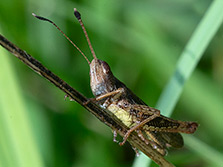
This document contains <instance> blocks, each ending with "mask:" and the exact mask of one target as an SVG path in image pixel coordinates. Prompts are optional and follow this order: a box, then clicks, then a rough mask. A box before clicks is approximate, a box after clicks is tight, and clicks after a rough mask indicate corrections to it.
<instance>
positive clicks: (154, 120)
mask: <svg viewBox="0 0 223 167" xmlns="http://www.w3.org/2000/svg"><path fill="white" fill-rule="evenodd" d="M74 15H75V17H76V18H77V19H78V21H79V23H80V25H81V27H82V29H83V32H84V35H85V37H86V39H87V42H88V45H89V48H90V50H91V53H92V56H93V60H92V61H91V62H90V61H89V60H88V59H87V57H86V56H85V54H84V53H83V52H82V51H81V50H80V49H79V48H78V47H77V46H76V45H75V44H74V43H73V42H72V41H71V40H70V39H69V38H68V37H67V36H66V35H65V33H64V32H63V31H62V30H61V29H60V28H59V27H58V26H57V25H56V24H55V23H54V22H52V21H51V20H49V19H46V18H44V17H41V16H37V15H35V14H33V16H35V17H36V18H38V19H40V20H44V21H48V22H50V23H51V24H53V25H54V26H55V27H56V28H57V29H58V30H59V31H60V32H61V33H62V34H63V35H64V36H65V37H66V38H67V39H68V40H69V42H70V43H71V44H73V46H74V47H75V48H76V49H77V50H78V51H79V52H80V53H81V54H82V55H83V57H84V58H85V59H86V61H87V62H88V64H89V66H90V86H91V90H92V93H93V95H94V96H95V98H92V99H89V101H90V100H93V101H95V102H96V103H97V104H98V105H100V106H101V107H103V108H105V109H107V110H109V111H110V112H112V113H113V114H114V115H115V116H116V117H118V118H119V119H120V120H121V121H122V122H123V123H124V124H125V125H126V126H127V127H129V130H128V131H127V133H126V134H125V135H124V137H123V141H122V142H120V143H119V144H120V145H123V144H124V143H125V142H126V140H127V139H128V137H129V135H130V134H131V133H132V132H133V131H136V132H137V134H138V135H139V137H140V138H141V139H142V140H143V141H144V142H145V143H146V144H151V146H152V147H153V148H154V149H156V150H157V151H158V152H159V153H160V154H161V155H163V156H164V155H166V148H168V147H175V148H181V147H183V145H184V142H183V138H182V136H181V135H180V133H188V134H191V133H194V132H195V131H196V129H197V127H198V124H197V123H196V122H189V121H178V120H173V119H171V118H168V117H165V116H163V115H161V114H160V111H159V110H158V109H155V108H152V107H149V106H148V105H147V104H146V103H145V102H144V101H142V100H141V99H140V98H139V97H138V96H136V95H135V94H134V93H133V92H132V91H131V90H130V89H129V88H127V87H126V86H125V84H124V83H122V82H121V81H119V80H118V79H117V78H116V77H115V76H114V75H113V73H112V71H111V69H110V67H109V65H108V64H107V63H106V62H105V61H102V60H99V59H98V58H97V57H96V54H95V52H94V49H93V47H92V44H91V42H90V39H89V37H88V34H87V31H86V29H85V26H84V24H83V22H82V19H81V14H80V13H79V12H78V11H77V10H76V8H74ZM87 103H88V102H86V104H87ZM113 133H114V139H113V141H116V136H117V132H116V131H113ZM116 142H117V141H116Z"/></svg>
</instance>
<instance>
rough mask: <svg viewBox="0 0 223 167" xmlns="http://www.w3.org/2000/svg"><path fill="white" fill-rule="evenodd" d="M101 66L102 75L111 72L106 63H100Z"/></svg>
mask: <svg viewBox="0 0 223 167" xmlns="http://www.w3.org/2000/svg"><path fill="white" fill-rule="evenodd" d="M101 65H102V67H103V72H104V73H106V74H108V73H109V72H110V71H111V70H110V67H109V65H108V64H107V63H106V62H104V61H102V62H101Z"/></svg>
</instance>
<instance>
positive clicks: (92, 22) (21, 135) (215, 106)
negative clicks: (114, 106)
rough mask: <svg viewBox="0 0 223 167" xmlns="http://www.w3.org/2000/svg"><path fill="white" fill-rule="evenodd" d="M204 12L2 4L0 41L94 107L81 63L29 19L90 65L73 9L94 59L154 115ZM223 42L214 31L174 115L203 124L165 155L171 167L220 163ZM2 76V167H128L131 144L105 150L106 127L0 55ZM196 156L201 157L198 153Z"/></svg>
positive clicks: (120, 1)
mask: <svg viewBox="0 0 223 167" xmlns="http://www.w3.org/2000/svg"><path fill="white" fill-rule="evenodd" d="M211 2H212V1H210V0H203V1H192V0H189V1H188V0H182V1H178V0H170V1H168V2H167V1H162V0H152V1H148V0H141V1H133V0H113V1H109V0H91V1H87V0H54V1H52V0H39V1H34V0H26V1H25V0H7V1H6V0H1V1H0V33H1V34H2V35H4V36H5V37H6V38H8V39H9V40H10V41H12V42H13V43H15V44H16V45H17V46H19V47H20V48H21V49H24V50H25V51H26V52H27V53H29V54H31V55H32V56H34V57H35V58H36V59H38V60H39V61H41V62H42V63H43V64H44V65H45V66H46V67H47V68H49V69H50V70H52V71H53V72H54V73H56V74H57V75H59V76H60V77H61V78H62V79H64V80H65V81H66V82H68V83H69V84H70V85H72V86H73V87H74V88H75V89H77V90H78V91H80V92H81V93H83V94H84V95H85V96H87V97H89V98H90V97H93V95H92V93H91V90H90V86H89V67H88V64H87V63H86V61H85V60H84V58H83V57H82V56H81V55H80V54H79V53H78V51H77V50H76V49H75V48H73V47H72V46H71V44H69V42H68V41H67V40H66V39H65V38H64V37H63V36H62V35H61V34H60V33H59V32H58V31H57V30H56V29H55V28H54V27H53V26H52V25H50V24H49V23H46V22H42V21H39V20H37V19H35V18H34V17H33V16H32V15H31V13H32V12H34V13H36V14H37V15H41V16H45V17H47V18H49V19H51V20H53V21H54V22H56V23H57V25H58V26H59V27H60V28H61V29H62V30H63V31H64V32H65V33H66V34H67V35H68V36H69V37H70V38H71V39H72V40H73V41H74V43H75V44H77V45H78V46H79V47H80V48H81V49H82V51H83V52H84V53H85V54H86V55H87V57H88V58H89V59H90V60H91V59H92V57H91V54H90V51H89V49H88V46H87V42H86V40H85V38H84V35H83V33H82V29H81V27H80V26H79V24H78V21H77V20H76V19H75V17H74V16H73V8H74V7H75V8H77V9H78V10H79V11H80V12H81V14H82V19H83V21H84V24H85V26H86V28H87V30H88V33H89V36H90V39H91V41H92V44H93V47H94V49H95V51H96V55H97V56H98V58H100V59H102V60H105V61H106V62H108V63H109V65H110V66H111V69H112V71H113V73H114V74H115V76H117V77H118V78H119V79H120V80H121V81H123V82H124V83H125V84H126V85H127V86H128V87H129V88H130V89H131V90H132V91H133V92H135V93H136V94H137V95H138V96H139V97H141V98H142V99H143V100H144V101H145V102H147V103H148V105H150V106H155V105H156V102H157V100H158V98H159V96H160V94H161V92H162V90H163V88H164V87H165V85H166V84H167V82H168V80H169V78H170V77H171V75H172V74H173V72H174V69H175V67H176V62H177V60H178V58H179V56H180V54H181V53H182V51H183V49H184V47H185V45H186V44H187V42H188V40H189V39H190V37H191V35H192V33H193V32H194V30H195V28H196V27H197V25H198V24H199V22H200V20H201V19H202V17H203V16H204V13H205V12H206V10H207V9H208V7H209V6H210V4H211ZM222 10H223V9H222ZM216 19H217V18H216ZM222 42H223V29H222V26H221V27H220V29H219V30H218V32H217V34H216V35H215V36H214V38H213V39H212V40H211V42H210V44H209V45H208V47H207V48H206V51H205V53H204V55H203V57H202V59H201V60H200V62H199V64H198V66H197V68H196V70H195V71H194V72H193V74H192V77H191V78H190V79H189V81H188V82H187V83H186V86H185V88H184V90H183V93H182V96H181V97H180V99H179V102H178V103H177V106H176V108H175V110H174V112H173V114H172V115H171V117H172V118H174V119H179V120H190V121H197V122H198V123H199V124H200V127H199V129H198V131H197V132H196V133H195V134H194V135H193V136H194V137H195V138H196V139H197V140H196V141H197V142H198V144H196V143H194V147H193V148H191V147H190V146H189V145H188V144H186V146H185V147H184V148H183V149H180V150H176V149H170V150H169V154H168V156H167V159H168V160H170V161H171V162H172V163H174V164H175V165H176V166H180V167H189V166H190V167H209V166H216V164H215V162H214V161H212V160H210V159H209V158H207V157H212V156H213V157H220V156H222V155H223V142H222V141H223V56H222V55H223V49H222ZM0 67H1V70H0V166H3V167H11V166H18V167H20V166H21V167H25V166H36V167H42V166H47V167H48V166H49V167H51V166H53V167H71V166H73V167H96V166H97V167H98V166H99V167H101V166H103V167H127V166H132V163H133V161H134V157H135V153H134V151H133V150H132V149H131V147H130V146H129V144H126V145H125V146H123V147H120V146H119V145H118V144H117V143H114V142H112V133H111V130H110V129H109V128H108V127H107V126H105V125H104V124H102V123H101V122H100V121H98V120H97V119H96V118H95V117H94V116H93V115H91V114H90V113H89V112H88V111H86V110H85V109H84V108H83V107H81V106H80V105H79V104H77V103H76V102H70V101H69V100H66V101H64V95H65V94H64V93H63V92H62V91H60V90H59V89H57V88H56V87H55V86H53V85H52V84H51V83H49V82H48V81H46V80H45V79H43V78H42V77H40V76H39V75H37V74H36V73H34V72H33V71H32V70H30V69H29V68H28V67H27V66H25V65H24V64H23V63H21V62H20V61H19V60H18V59H16V58H15V57H13V56H12V55H11V54H10V53H8V52H7V51H6V50H5V49H3V48H2V47H0ZM161 112H162V113H164V112H165V111H161ZM185 137H186V138H185V142H186V143H188V142H190V138H188V135H186V136H185ZM119 140H122V139H121V138H119ZM200 144H201V145H200ZM203 147H205V149H203V150H206V151H205V152H203V153H201V152H202V151H201V150H202V148H203ZM196 150H198V151H196ZM199 150H200V153H199ZM204 154H206V156H204ZM214 155H216V156H214ZM222 159H223V156H222ZM218 160H219V159H218V158H216V161H218ZM220 161H221V160H219V162H220ZM151 166H157V165H155V164H152V165H151ZM222 166H223V164H222Z"/></svg>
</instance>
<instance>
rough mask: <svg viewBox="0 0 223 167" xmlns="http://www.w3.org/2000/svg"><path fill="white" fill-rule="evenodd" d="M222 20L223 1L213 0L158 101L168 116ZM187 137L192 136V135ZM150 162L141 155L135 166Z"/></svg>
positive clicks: (146, 164)
mask: <svg viewBox="0 0 223 167" xmlns="http://www.w3.org/2000/svg"><path fill="white" fill-rule="evenodd" d="M222 20H223V1H220V0H216V1H213V2H212V4H211V6H210V7H209V9H208V10H207V12H206V14H205V16H204V17H203V19H202V20H201V22H200V24H199V25H198V27H197V29H196V30H195V32H194V34H193V35H192V37H191V39H190V41H189V42H188V44H187V46H186V47H185V49H184V51H183V53H182V54H181V56H180V59H179V60H178V63H177V66H176V70H175V72H174V74H173V76H172V77H171V78H170V80H169V82H168V84H167V85H166V87H165V89H164V91H163V92H162V94H161V96H160V98H159V101H158V102H157V106H156V107H157V108H159V109H160V110H161V111H162V113H164V114H165V115H166V116H170V115H171V113H172V111H173V109H174V107H175V105H176V103H177V101H178V99H179V97H180V95H181V92H182V90H183V87H184V84H185V82H186V81H187V80H188V78H189V77H190V76H191V74H192V72H193V71H194V69H195V67H196V65H197V63H198V62H199V60H200V58H201V57H202V54H203V53H204V51H205V49H206V48H207V46H208V44H209V43H210V41H211V39H212V38H213V37H214V35H215V33H216V32H217V30H218V28H219V27H220V25H221V23H222ZM187 138H190V136H188V137H187ZM201 145H202V144H201ZM203 148H205V145H203ZM198 149H199V148H198ZM207 149H208V148H207ZM209 156H210V155H209ZM149 163H150V159H149V158H147V157H146V156H144V155H141V156H140V157H138V158H136V159H135V161H134V164H133V167H139V166H140V167H144V166H145V167H146V166H148V165H149Z"/></svg>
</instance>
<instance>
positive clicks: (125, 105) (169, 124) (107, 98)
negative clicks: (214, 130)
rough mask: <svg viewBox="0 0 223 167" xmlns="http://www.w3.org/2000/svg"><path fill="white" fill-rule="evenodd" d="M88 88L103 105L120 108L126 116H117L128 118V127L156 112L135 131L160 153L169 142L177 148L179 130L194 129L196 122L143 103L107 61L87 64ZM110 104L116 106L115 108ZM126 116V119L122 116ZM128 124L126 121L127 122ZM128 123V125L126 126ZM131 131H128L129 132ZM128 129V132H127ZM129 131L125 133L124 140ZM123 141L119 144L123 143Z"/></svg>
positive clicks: (180, 140) (180, 137)
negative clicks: (117, 76)
mask: <svg viewBox="0 0 223 167" xmlns="http://www.w3.org/2000/svg"><path fill="white" fill-rule="evenodd" d="M90 78H91V89H92V92H93V94H94V96H95V97H96V100H97V101H98V104H100V105H101V106H102V107H104V108H106V109H108V110H110V111H112V112H113V113H114V114H115V115H116V114H117V111H118V112H120V111H119V110H121V111H122V112H123V114H124V112H126V113H125V114H129V118H128V119H129V120H126V119H127V117H124V116H123V117H122V116H121V115H120V113H119V115H118V117H119V119H121V120H122V119H123V122H124V123H125V122H127V121H130V120H131V122H132V124H131V125H130V126H129V127H130V130H131V129H132V128H134V127H135V126H137V125H140V123H142V122H143V121H144V120H146V119H148V118H150V117H152V116H154V114H156V116H155V117H154V118H153V119H152V120H150V121H145V123H143V124H141V125H140V126H139V127H138V128H137V129H134V130H137V131H138V133H140V134H142V135H144V136H143V138H144V140H148V141H147V142H148V143H151V144H153V145H154V148H157V149H158V151H159V152H160V153H161V154H165V151H164V149H165V148H166V147H169V146H172V147H176V148H180V147H182V146H183V138H182V136H181V135H180V134H179V132H181V133H194V132H195V131H196V128H197V126H198V124H197V123H195V122H184V121H177V120H173V119H170V118H167V117H165V116H162V115H160V114H159V113H160V112H159V110H157V109H154V108H152V107H149V106H148V105H146V103H145V102H143V101H142V100H141V99H140V98H139V97H137V96H136V95H135V94H134V93H133V92H132V91H131V90H130V89H128V88H127V87H126V86H125V84H123V83H122V82H121V81H119V80H118V79H117V78H116V77H115V76H114V75H113V74H112V72H111V70H110V67H109V65H108V64H107V63H106V62H104V61H102V60H99V59H93V60H92V62H91V64H90ZM110 106H113V108H114V106H116V108H115V109H113V108H112V110H111V107H110ZM124 119H125V120H124ZM128 125H129V124H128ZM128 125H127V126H128ZM130 133H131V132H130ZM130 133H129V134H130ZM127 137H128V135H127V136H125V137H124V142H125V140H126V139H127ZM124 142H122V143H121V144H124Z"/></svg>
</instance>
